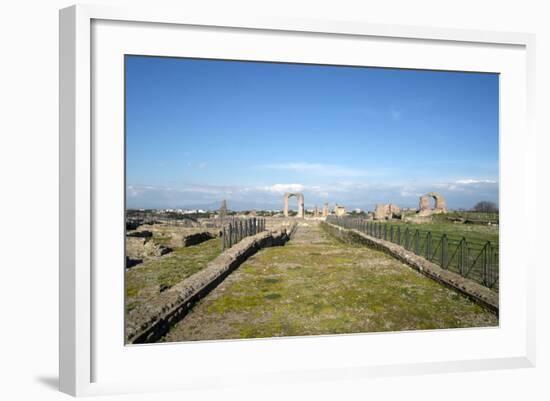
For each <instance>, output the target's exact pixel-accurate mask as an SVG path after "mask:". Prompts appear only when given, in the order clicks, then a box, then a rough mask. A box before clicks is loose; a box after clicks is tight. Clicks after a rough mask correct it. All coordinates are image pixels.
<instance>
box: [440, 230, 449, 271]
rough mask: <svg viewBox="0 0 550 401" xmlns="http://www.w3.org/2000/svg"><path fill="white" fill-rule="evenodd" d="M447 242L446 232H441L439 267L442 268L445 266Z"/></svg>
mask: <svg viewBox="0 0 550 401" xmlns="http://www.w3.org/2000/svg"><path fill="white" fill-rule="evenodd" d="M447 244H448V241H447V234H443V235H442V236H441V267H442V268H443V269H445V268H446V266H445V261H446V259H447Z"/></svg>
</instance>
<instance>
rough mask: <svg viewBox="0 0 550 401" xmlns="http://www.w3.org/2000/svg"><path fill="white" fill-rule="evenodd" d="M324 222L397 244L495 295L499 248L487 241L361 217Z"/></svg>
mask: <svg viewBox="0 0 550 401" xmlns="http://www.w3.org/2000/svg"><path fill="white" fill-rule="evenodd" d="M327 222H328V223H332V224H335V225H338V226H340V227H343V228H349V229H354V230H358V231H361V232H363V233H365V234H367V235H370V236H372V237H375V238H379V239H383V240H386V241H390V242H392V243H394V244H397V245H400V246H402V247H404V248H405V249H407V250H409V251H411V252H414V253H415V254H416V255H419V256H422V257H424V258H425V259H427V260H429V261H430V262H433V263H435V264H437V265H439V266H440V267H441V268H443V269H446V270H450V271H452V272H454V273H458V274H460V275H461V276H463V277H466V278H469V279H471V280H474V281H476V282H478V283H480V284H482V285H484V286H486V287H488V288H491V289H493V290H494V291H497V292H498V273H499V248H498V244H494V243H491V241H485V242H480V241H472V240H467V239H466V238H465V237H460V236H453V235H448V234H445V233H439V232H432V231H430V230H421V229H417V228H409V227H403V225H402V224H391V223H383V222H374V221H369V220H365V219H361V218H351V217H337V216H329V217H328V218H327Z"/></svg>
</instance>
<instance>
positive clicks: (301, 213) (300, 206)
mask: <svg viewBox="0 0 550 401" xmlns="http://www.w3.org/2000/svg"><path fill="white" fill-rule="evenodd" d="M293 196H294V197H295V198H296V200H297V201H298V214H297V216H296V217H302V218H303V217H304V216H305V213H304V195H303V194H301V193H290V192H287V193H285V196H284V202H285V205H284V215H285V217H288V198H291V197H293Z"/></svg>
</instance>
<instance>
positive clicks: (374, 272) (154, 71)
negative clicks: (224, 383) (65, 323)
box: [123, 54, 499, 345]
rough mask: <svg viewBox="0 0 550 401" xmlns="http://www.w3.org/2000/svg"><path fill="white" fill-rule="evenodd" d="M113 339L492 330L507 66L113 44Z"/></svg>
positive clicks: (128, 341) (131, 341) (133, 341)
mask: <svg viewBox="0 0 550 401" xmlns="http://www.w3.org/2000/svg"><path fill="white" fill-rule="evenodd" d="M124 119H125V122H124V125H125V128H124V129H125V132H124V137H125V188H124V190H125V216H124V217H125V218H124V220H125V229H124V233H125V254H124V257H125V260H124V261H123V264H124V273H123V274H124V306H125V311H124V315H125V318H124V322H125V323H124V324H125V330H124V331H125V338H124V343H125V344H126V345H130V344H146V343H175V342H187V341H204V340H209V341H216V340H239V339H254V338H278V337H295V336H316V335H342V334H360V333H361V334H364V333H380V332H404V331H421V330H443V329H446V330H449V329H466V328H487V329H490V328H495V327H499V74H498V73H487V72H461V71H440V70H421V69H402V68H382V67H369V66H358V65H324V64H302V63H286V62H267V61H254V60H225V59H200V58H181V57H166V56H162V57H161V56H150V55H139V54H136V55H132V54H126V55H125V56H124Z"/></svg>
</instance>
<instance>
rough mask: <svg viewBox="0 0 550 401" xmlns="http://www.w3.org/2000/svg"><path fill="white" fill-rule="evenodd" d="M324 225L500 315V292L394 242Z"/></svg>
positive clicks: (348, 239)
mask: <svg viewBox="0 0 550 401" xmlns="http://www.w3.org/2000/svg"><path fill="white" fill-rule="evenodd" d="M321 224H324V225H325V228H326V229H327V231H329V233H330V234H332V235H334V236H336V237H338V238H340V239H342V240H345V241H349V242H354V243H361V244H364V245H366V246H368V247H370V248H374V249H377V250H379V251H382V252H384V253H387V254H389V255H391V256H393V257H394V258H396V259H398V260H400V261H401V262H403V263H405V264H406V265H408V266H411V267H412V268H414V269H416V270H418V271H420V272H421V273H422V274H424V275H426V276H427V277H429V278H431V279H433V280H436V281H438V282H440V283H442V284H444V285H446V286H448V287H450V288H452V289H454V290H456V291H458V292H460V293H462V294H463V295H465V296H467V297H468V298H470V299H472V300H473V301H475V302H477V303H478V304H480V305H481V306H483V307H485V308H487V309H489V310H491V311H492V312H494V313H496V314H497V315H498V308H499V296H498V293H496V292H494V291H491V290H490V289H489V288H487V287H484V286H482V285H481V284H478V283H476V282H475V281H472V280H470V279H467V278H464V277H462V276H461V275H459V274H456V273H453V272H451V271H449V270H445V269H442V268H441V267H439V266H438V265H436V264H435V263H432V262H430V261H428V260H427V259H424V258H423V257H421V256H418V255H416V254H415V253H413V252H410V251H407V250H406V249H405V248H403V247H402V246H399V245H396V244H394V243H393V242H389V241H385V240H383V239H378V238H374V237H371V236H369V235H367V234H365V233H362V232H360V231H357V230H351V229H346V228H342V227H339V226H336V225H334V224H330V223H321Z"/></svg>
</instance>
